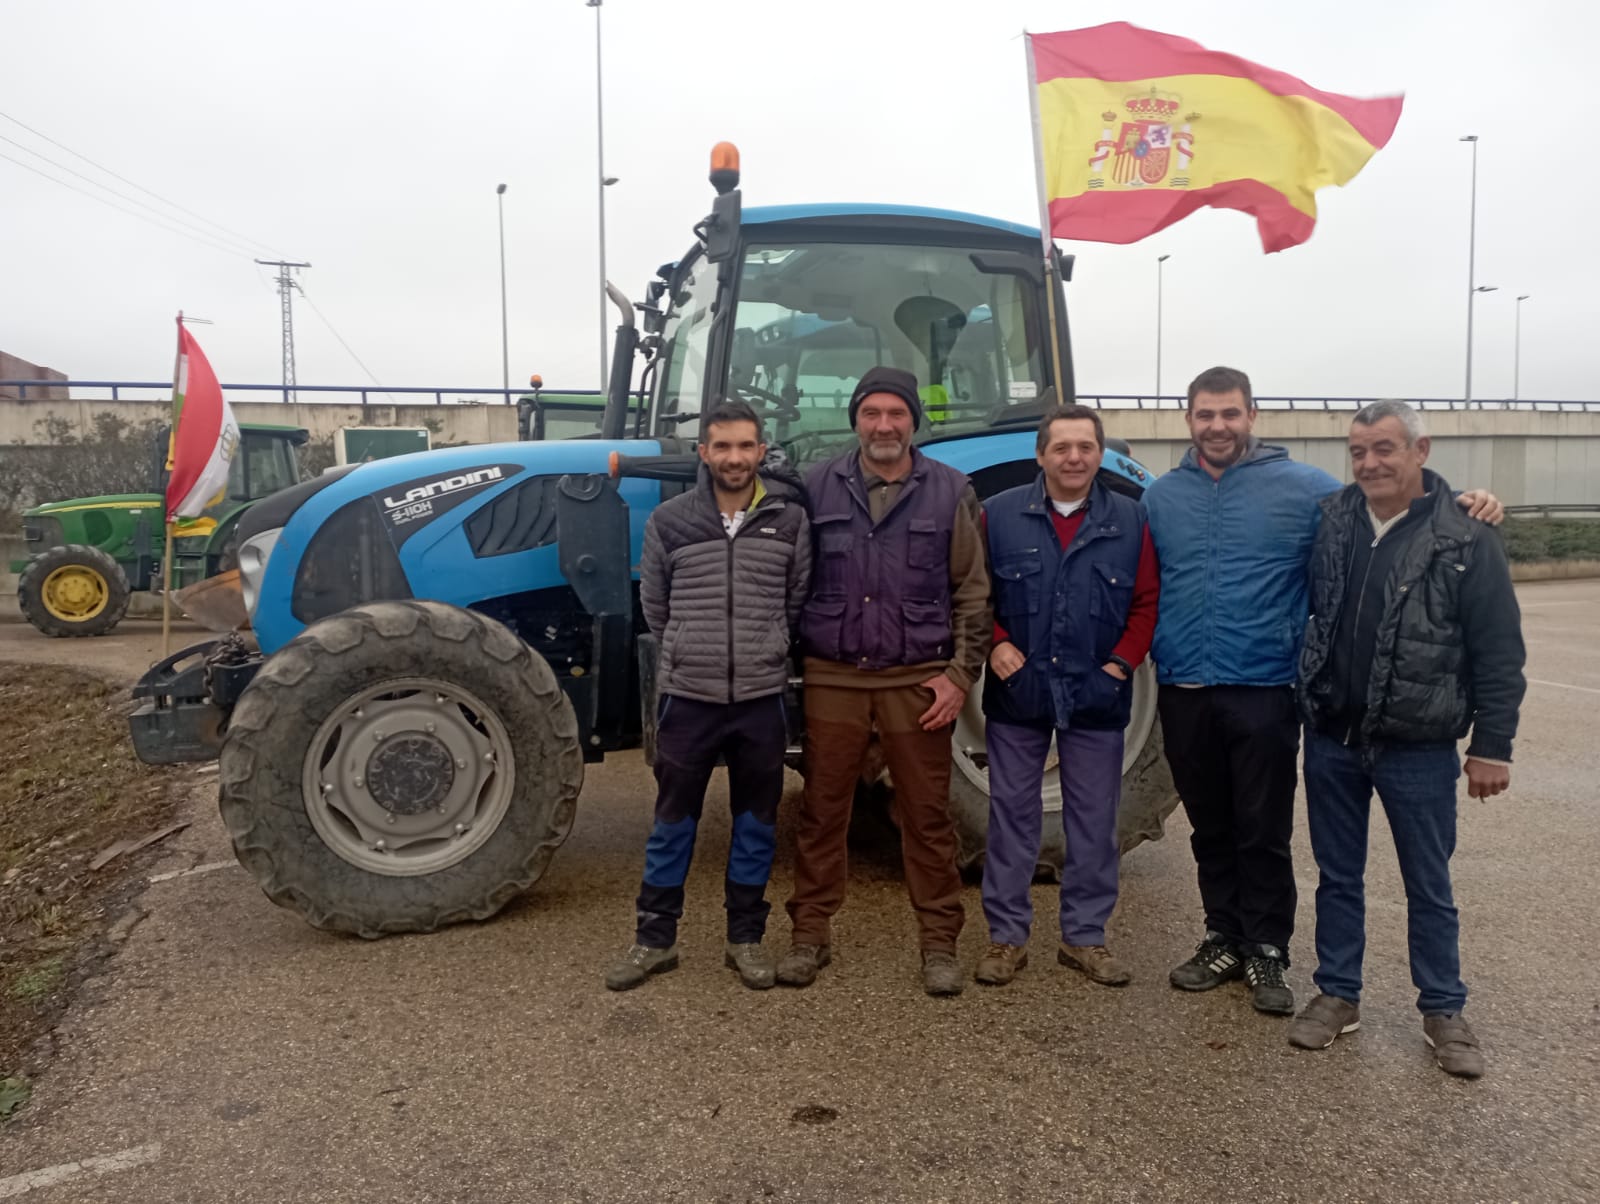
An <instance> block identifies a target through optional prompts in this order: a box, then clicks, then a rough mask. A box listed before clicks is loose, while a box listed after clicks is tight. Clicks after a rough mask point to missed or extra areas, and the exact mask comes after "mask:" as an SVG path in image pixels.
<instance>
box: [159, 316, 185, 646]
mask: <svg viewBox="0 0 1600 1204" xmlns="http://www.w3.org/2000/svg"><path fill="white" fill-rule="evenodd" d="M182 366H183V310H181V309H180V310H179V311H178V349H177V351H176V352H174V354H173V357H172V431H171V432H170V433H169V434H168V436H167V473H168V476H167V490H170V489H171V487H172V476H171V473H172V468H173V463H172V459H173V457H172V449H173V448H174V447H175V446H176V442H175V441H176V440H177V438H178V373H179V371H180V370H181V368H182ZM171 505H172V503H171V499H170V498H168V497H167V496H166V492H165V491H163V494H162V498H161V515H162V517H163V518H164V519H166V523H165V526H166V529H167V538H166V546H165V548H164V549H163V550H162V553H161V655H162V657H163V658H165V657H168V656H171V655H172V510H171Z"/></svg>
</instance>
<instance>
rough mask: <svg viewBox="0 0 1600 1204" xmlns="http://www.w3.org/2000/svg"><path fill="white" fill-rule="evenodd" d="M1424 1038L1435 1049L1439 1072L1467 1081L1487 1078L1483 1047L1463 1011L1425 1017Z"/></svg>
mask: <svg viewBox="0 0 1600 1204" xmlns="http://www.w3.org/2000/svg"><path fill="white" fill-rule="evenodd" d="M1422 1039H1423V1040H1424V1041H1426V1042H1427V1043H1428V1044H1429V1045H1430V1046H1432V1047H1433V1060H1434V1061H1435V1062H1437V1063H1439V1069H1440V1070H1442V1071H1444V1072H1445V1073H1446V1074H1453V1075H1455V1076H1457V1077H1458V1078H1463V1079H1481V1078H1482V1077H1483V1071H1484V1065H1483V1047H1482V1046H1480V1045H1479V1044H1478V1037H1477V1034H1475V1033H1474V1032H1473V1031H1472V1027H1471V1026H1470V1025H1469V1024H1468V1023H1467V1021H1466V1017H1464V1016H1462V1015H1461V1013H1460V1012H1456V1013H1454V1014H1453V1015H1449V1016H1424V1017H1423V1018H1422Z"/></svg>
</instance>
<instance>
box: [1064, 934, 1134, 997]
mask: <svg viewBox="0 0 1600 1204" xmlns="http://www.w3.org/2000/svg"><path fill="white" fill-rule="evenodd" d="M1056 960H1057V961H1058V962H1060V963H1061V964H1062V965H1063V966H1067V967H1069V968H1071V969H1073V970H1077V971H1078V972H1079V973H1081V974H1084V975H1086V976H1087V977H1088V978H1089V980H1090V981H1091V982H1097V983H1099V984H1100V985H1101V986H1103V987H1125V986H1127V985H1128V984H1129V983H1130V982H1132V981H1133V974H1132V973H1131V972H1130V971H1129V969H1128V967H1127V966H1125V965H1123V964H1122V963H1121V962H1120V961H1118V960H1117V959H1116V957H1115V955H1114V954H1112V952H1111V950H1109V949H1107V948H1106V947H1105V946H1104V945H1069V944H1067V943H1066V942H1065V941H1062V942H1061V948H1060V949H1058V950H1057V951H1056Z"/></svg>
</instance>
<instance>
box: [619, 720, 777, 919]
mask: <svg viewBox="0 0 1600 1204" xmlns="http://www.w3.org/2000/svg"><path fill="white" fill-rule="evenodd" d="M786 727H787V725H786V723H785V721H784V711H783V697H782V695H779V694H772V695H769V696H767V697H766V698H757V699H754V700H752V701H749V702H736V703H713V702H698V701H696V700H695V699H692V698H679V697H676V696H674V695H667V696H665V697H664V698H663V699H662V702H661V711H660V719H659V720H658V722H657V726H656V763H655V771H656V817H655V825H654V826H653V827H652V828H651V829H650V840H649V843H648V844H647V845H646V846H645V857H644V882H643V883H642V885H641V886H640V887H639V899H638V907H637V912H638V927H637V931H636V936H635V939H636V940H637V941H638V943H639V944H641V945H648V946H650V947H652V948H656V949H662V948H665V947H667V946H668V945H671V944H672V943H673V942H674V941H676V940H677V939H678V921H679V919H681V918H682V916H683V884H684V881H685V880H686V879H687V878H688V876H689V863H690V861H691V860H692V859H693V857H694V839H695V831H696V829H697V828H698V827H699V824H700V812H701V809H702V808H703V807H704V805H705V798H706V786H707V785H708V784H709V783H710V781H711V771H712V769H713V768H715V766H716V763H717V758H718V757H719V756H720V757H722V759H723V760H724V761H725V762H726V763H727V766H728V803H729V806H730V807H731V809H732V811H733V839H732V842H731V844H730V846H729V848H728V867H727V875H726V878H725V882H724V897H725V906H726V907H727V910H728V939H729V940H730V941H734V942H736V943H738V944H753V943H755V942H758V941H760V940H761V938H762V936H763V934H764V933H765V932H766V927H767V913H768V911H770V910H771V906H770V905H769V904H768V903H767V901H766V893H767V878H768V876H769V875H770V874H771V873H772V854H773V850H774V848H775V847H776V844H777V839H776V836H777V820H778V801H779V799H781V798H782V797H783V754H784V749H785V747H786V746H787V744H788V734H787V731H786Z"/></svg>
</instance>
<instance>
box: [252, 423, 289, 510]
mask: <svg viewBox="0 0 1600 1204" xmlns="http://www.w3.org/2000/svg"><path fill="white" fill-rule="evenodd" d="M244 454H245V460H246V476H247V480H248V483H249V486H250V496H251V497H252V498H258V497H266V496H267V494H269V493H277V492H278V490H280V489H287V488H289V486H290V485H293V484H294V483H295V481H296V480H297V479H298V478H297V474H296V473H295V464H294V449H293V448H292V447H290V446H289V441H288V440H287V439H278V438H274V437H272V436H268V435H251V434H249V433H246V434H245V436H244Z"/></svg>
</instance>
